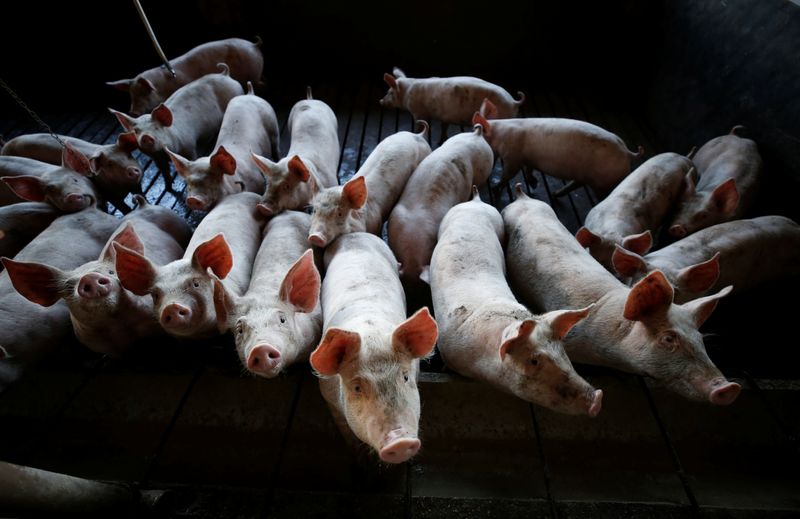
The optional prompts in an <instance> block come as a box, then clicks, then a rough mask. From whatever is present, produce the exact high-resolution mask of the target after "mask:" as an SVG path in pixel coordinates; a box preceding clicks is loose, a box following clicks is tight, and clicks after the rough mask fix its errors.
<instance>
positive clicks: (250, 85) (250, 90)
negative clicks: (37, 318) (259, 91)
mask: <svg viewBox="0 0 800 519" xmlns="http://www.w3.org/2000/svg"><path fill="white" fill-rule="evenodd" d="M247 94H248V95H255V90H253V82H252V81H248V82H247Z"/></svg>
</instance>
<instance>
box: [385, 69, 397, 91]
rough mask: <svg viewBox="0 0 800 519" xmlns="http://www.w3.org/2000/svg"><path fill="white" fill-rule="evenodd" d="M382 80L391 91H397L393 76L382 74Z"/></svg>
mask: <svg viewBox="0 0 800 519" xmlns="http://www.w3.org/2000/svg"><path fill="white" fill-rule="evenodd" d="M383 80H384V81H386V84H387V85H389V87H391V89H392V90H398V87H397V80H396V79H395V78H394V76H393V75H391V74H388V73H387V74H384V75H383Z"/></svg>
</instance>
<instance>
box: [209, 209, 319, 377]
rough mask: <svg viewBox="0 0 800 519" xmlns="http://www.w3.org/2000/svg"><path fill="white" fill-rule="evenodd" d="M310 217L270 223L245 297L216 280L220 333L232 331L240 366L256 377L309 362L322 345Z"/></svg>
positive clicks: (285, 216)
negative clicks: (308, 247)
mask: <svg viewBox="0 0 800 519" xmlns="http://www.w3.org/2000/svg"><path fill="white" fill-rule="evenodd" d="M310 219H311V217H310V216H309V215H307V214H306V213H301V212H298V211H285V212H283V213H281V214H279V215H277V216H275V217H274V218H272V219H270V221H269V222H268V223H267V226H266V227H265V228H264V238H263V240H262V242H261V247H260V248H259V250H258V255H257V256H256V259H255V263H254V264H253V276H252V279H251V280H250V286H249V287H248V288H247V293H246V294H245V295H244V296H241V297H238V296H236V295H234V294H232V293H231V292H229V291H228V290H226V289H225V287H224V285H223V284H222V283H221V282H220V281H215V287H214V304H215V306H216V308H217V321H218V324H219V326H220V330H221V331H225V330H228V329H230V330H232V331H233V338H234V340H235V341H236V351H237V352H238V353H239V358H240V359H241V361H242V365H243V366H245V367H246V368H247V370H248V371H249V372H251V373H253V374H255V375H259V376H262V377H267V378H273V377H275V376H277V375H278V374H279V373H280V372H281V371H282V370H283V369H285V368H286V367H288V366H289V365H291V364H293V363H295V362H302V361H306V360H308V356H309V354H310V353H311V350H313V349H314V347H315V346H316V344H317V343H318V342H319V337H320V333H321V331H322V310H321V308H320V305H319V290H320V282H321V281H320V275H319V271H318V270H317V268H316V266H315V265H314V255H313V253H312V251H311V249H307V245H306V236H308V224H309V221H310Z"/></svg>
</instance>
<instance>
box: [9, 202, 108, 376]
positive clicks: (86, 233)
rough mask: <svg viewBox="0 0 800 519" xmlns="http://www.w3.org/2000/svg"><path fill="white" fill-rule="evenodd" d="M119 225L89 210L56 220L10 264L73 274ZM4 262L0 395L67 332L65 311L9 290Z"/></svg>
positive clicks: (63, 306)
mask: <svg viewBox="0 0 800 519" xmlns="http://www.w3.org/2000/svg"><path fill="white" fill-rule="evenodd" d="M118 224H119V220H118V219H117V218H115V217H113V216H111V215H109V214H106V213H103V212H102V211H98V210H97V209H95V208H94V207H89V208H87V209H84V210H83V211H79V212H76V213H71V214H67V215H64V216H61V217H59V218H56V220H54V221H53V223H52V224H50V226H49V227H47V229H45V230H44V231H42V233H41V234H39V236H37V237H36V238H34V239H33V241H31V242H30V243H29V244H28V245H26V246H25V248H23V249H22V250H21V251H20V252H19V253H18V254H17V255H16V257H15V261H22V262H29V261H40V262H46V263H48V264H50V265H53V266H56V267H58V268H60V269H72V268H75V267H77V266H79V265H82V264H83V263H86V262H87V261H91V260H92V259H94V258H96V257H97V255H98V254H99V253H100V251H101V250H102V248H103V244H104V243H105V242H106V240H108V237H109V236H111V233H112V232H114V229H115V228H116V227H117V225H118ZM7 261H8V258H2V262H3V264H4V265H6V270H4V271H3V272H2V273H0V323H2V326H3V333H2V335H1V336H0V390H3V389H5V388H6V387H8V386H9V385H10V384H12V383H13V382H14V381H16V380H17V379H18V378H19V377H20V376H21V375H22V374H23V371H24V369H25V368H26V367H27V366H29V365H31V364H33V363H35V362H37V361H40V360H42V359H43V358H44V357H46V356H47V355H49V354H52V353H53V352H54V351H55V350H56V349H58V347H59V346H60V345H61V344H63V343H64V342H65V341H67V340H68V339H69V338H70V336H71V335H72V333H71V329H70V328H71V327H70V321H69V310H68V309H67V305H66V303H64V302H63V301H62V302H59V303H56V304H55V305H53V306H51V307H49V308H44V307H42V306H39V305H37V304H35V303H31V302H30V301H28V300H27V299H25V298H24V297H23V296H22V295H21V294H19V293H18V292H17V291H16V290H14V287H13V280H12V278H10V277H9V274H8V266H7V264H6V262H7Z"/></svg>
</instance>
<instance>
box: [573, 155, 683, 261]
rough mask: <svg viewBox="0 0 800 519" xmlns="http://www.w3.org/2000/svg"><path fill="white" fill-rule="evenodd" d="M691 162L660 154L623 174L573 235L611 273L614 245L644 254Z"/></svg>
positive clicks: (648, 248) (650, 244)
mask: <svg viewBox="0 0 800 519" xmlns="http://www.w3.org/2000/svg"><path fill="white" fill-rule="evenodd" d="M691 168H692V161H691V160H689V159H687V158H686V157H683V156H681V155H678V154H677V153H661V154H659V155H656V156H655V157H652V158H650V159H649V160H647V161H645V163H644V164H642V165H641V166H639V167H638V168H636V170H634V172H633V173H631V174H630V175H628V176H627V177H625V178H624V179H623V180H622V182H620V184H619V185H618V186H617V187H615V188H614V190H613V191H612V192H611V194H610V195H608V197H606V198H605V199H604V200H601V201H600V203H599V204H597V205H596V206H594V207H593V208H592V209H591V211H589V214H587V215H586V220H585V222H584V224H583V227H581V228H580V229H578V232H577V234H576V235H575V237H576V238H577V239H578V242H579V243H580V244H581V245H582V246H584V247H588V248H589V253H590V254H591V255H592V256H594V258H595V259H596V260H597V261H599V262H600V263H602V264H603V266H604V267H606V268H607V269H608V270H609V271H610V272H613V266H612V264H611V255H612V254H613V253H614V246H615V245H622V246H623V247H625V248H626V249H628V250H631V251H633V252H636V253H637V254H644V253H646V252H647V251H648V250H650V247H651V246H652V245H653V233H655V232H656V230H657V229H658V227H659V226H660V225H661V223H662V222H663V221H664V219H665V218H666V217H667V214H668V213H669V211H671V210H672V208H673V207H674V206H675V203H676V202H677V201H678V197H679V196H680V194H681V191H682V190H683V186H684V177H686V176H687V175H688V174H689V170H690V169H691Z"/></svg>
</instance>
